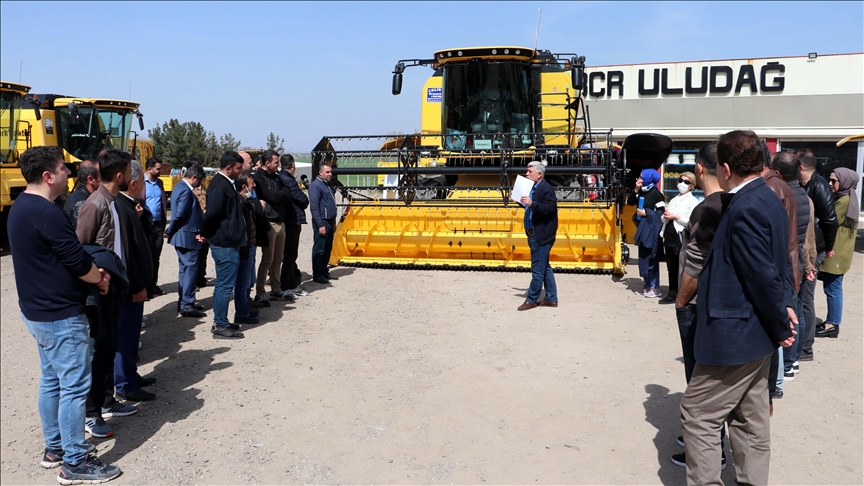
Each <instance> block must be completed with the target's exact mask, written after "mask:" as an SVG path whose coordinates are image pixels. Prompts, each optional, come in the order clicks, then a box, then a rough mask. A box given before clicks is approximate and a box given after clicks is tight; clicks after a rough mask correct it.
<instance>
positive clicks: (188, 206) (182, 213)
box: [166, 181, 204, 250]
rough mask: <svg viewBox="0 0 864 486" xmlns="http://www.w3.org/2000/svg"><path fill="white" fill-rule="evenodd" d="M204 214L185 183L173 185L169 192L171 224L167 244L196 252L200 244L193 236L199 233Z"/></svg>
mask: <svg viewBox="0 0 864 486" xmlns="http://www.w3.org/2000/svg"><path fill="white" fill-rule="evenodd" d="M203 224H204V212H203V211H201V205H200V204H199V203H198V198H197V197H195V194H194V193H193V192H192V189H189V185H188V184H186V182H185V181H180V182H178V183H177V184H176V185H174V190H173V191H171V224H170V225H168V229H167V230H166V232H167V233H168V243H169V244H171V245H174V246H175V247H177V248H186V249H189V250H197V249H199V248H201V242H200V241H198V240H196V239H195V236H196V235H198V234H199V233H200V232H201V226H202V225H203Z"/></svg>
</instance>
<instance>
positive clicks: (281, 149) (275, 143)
mask: <svg viewBox="0 0 864 486" xmlns="http://www.w3.org/2000/svg"><path fill="white" fill-rule="evenodd" d="M267 150H275V151H276V152H278V153H279V154H284V153H285V139H284V138H282V137H280V136H279V135H276V134H275V133H273V132H270V135H267Z"/></svg>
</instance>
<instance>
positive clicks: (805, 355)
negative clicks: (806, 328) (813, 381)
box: [798, 351, 813, 361]
mask: <svg viewBox="0 0 864 486" xmlns="http://www.w3.org/2000/svg"><path fill="white" fill-rule="evenodd" d="M798 361H813V352H812V351H811V352H809V353H805V352H803V351H802V352H801V356H800V357H799V358H798Z"/></svg>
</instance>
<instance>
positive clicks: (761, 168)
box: [628, 131, 859, 484]
mask: <svg viewBox="0 0 864 486" xmlns="http://www.w3.org/2000/svg"><path fill="white" fill-rule="evenodd" d="M816 169H817V163H816V157H815V156H814V154H813V152H812V151H811V150H808V149H802V150H799V151H797V152H795V153H791V152H782V151H781V152H778V153H774V154H772V153H771V152H770V150H769V149H768V147H767V145H766V144H765V142H764V141H761V140H760V139H759V137H758V136H757V135H756V134H755V133H753V132H747V131H734V132H729V133H727V134H725V135H723V136H721V137H720V139H719V141H718V142H717V143H709V144H706V145H704V146H703V147H702V148H701V149H700V150H699V152H698V154H697V156H696V170H695V174H694V173H692V172H684V173H682V174H680V176H679V178H678V181H677V182H678V184H677V187H678V192H679V194H678V195H677V196H675V197H674V198H673V199H672V200H671V201H669V203H668V204H666V202H665V200H664V197H663V194H662V193H661V192H660V191H659V189H658V184H659V182H660V174H659V173H658V172H657V171H655V170H652V169H646V170H643V171H642V173H641V174H640V177H639V178H638V180H637V183H636V190H635V191H634V193H632V194H631V195H630V196H629V198H628V204H630V205H638V209H637V210H636V214H635V216H634V219H635V220H636V222H637V224H638V228H637V233H636V235H635V238H634V239H635V243H636V244H637V245H638V248H639V274H640V276H641V277H642V279H643V283H644V285H643V290H641V291H638V292H636V293H637V294H638V295H640V296H645V297H649V298H659V297H663V295H662V293H661V291H660V288H659V287H660V272H659V261H660V260H661V259H662V258H664V255H665V261H666V266H667V269H668V272H669V291H668V293H667V294H666V296H665V297H663V299H662V300H660V303H661V304H671V303H674V304H675V308H676V317H677V321H678V327H679V331H680V337H681V345H682V352H683V360H684V377H685V380H686V382H687V383H688V385H687V390H686V392H685V394H684V397H683V399H682V401H681V424H682V430H683V435H682V436H681V437H679V438H678V443H679V444H680V445H682V446H683V447H684V452H683V453H679V454H675V455H673V456H672V462H673V463H675V464H677V465H679V466H683V467H686V468H687V482H688V484H722V481H721V479H720V471H721V470H722V469H723V468H725V467H726V456H725V454H724V453H723V440H724V437H725V435H726V427H728V429H729V432H730V434H729V436H730V440H731V444H732V451H733V454H734V457H735V465H736V477H737V481H738V482H739V483H741V484H767V481H768V463H769V459H770V433H769V426H768V417H769V416H770V415H771V414H772V413H773V400H775V399H778V398H782V397H783V393H784V389H783V384H784V382H790V381H793V380H794V379H795V375H796V374H798V373H799V371H800V370H801V368H800V365H799V363H800V362H802V361H812V360H813V356H814V351H813V347H814V342H815V337H829V338H836V337H837V336H838V335H839V332H840V323H841V320H842V319H841V318H842V311H843V288H842V283H843V275H844V274H845V273H846V272H847V271H848V270H849V268H850V266H851V262H852V254H853V251H854V246H855V237H856V231H857V226H858V217H859V208H858V201H859V199H858V195H857V193H856V189H857V185H858V179H859V177H858V175H857V174H856V173H855V172H854V171H852V170H850V169H847V168H843V167H838V168H835V169H833V171H831V173H830V176H829V178H828V180H827V181H826V180H825V178H823V177H822V176H820V175H819V174H818V173H817V172H816ZM697 186H698V187H700V188H701V189H702V190H703V191H704V195H705V197H704V199H702V200H698V199H696V198H695V197H694V196H693V195H692V191H693V189H694V188H695V187H697ZM817 279H818V280H822V282H823V287H824V292H825V296H826V300H827V307H828V312H827V317H826V318H825V319H824V321H823V322H821V323H819V322H818V321H817V320H816V315H815V311H814V290H815V286H816V280H817ZM697 295H698V301H697ZM724 423H725V424H726V426H725V427H724Z"/></svg>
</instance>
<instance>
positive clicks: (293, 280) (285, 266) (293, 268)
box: [279, 224, 303, 290]
mask: <svg viewBox="0 0 864 486" xmlns="http://www.w3.org/2000/svg"><path fill="white" fill-rule="evenodd" d="M302 230H303V226H301V225H299V224H286V225H285V253H284V255H285V256H284V257H283V258H282V271H281V273H280V278H279V282H280V284H281V287H282V290H291V289H296V288H297V287H299V286H300V277H301V273H300V269H299V268H298V267H297V251H298V248H299V247H300V232H301V231H302Z"/></svg>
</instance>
